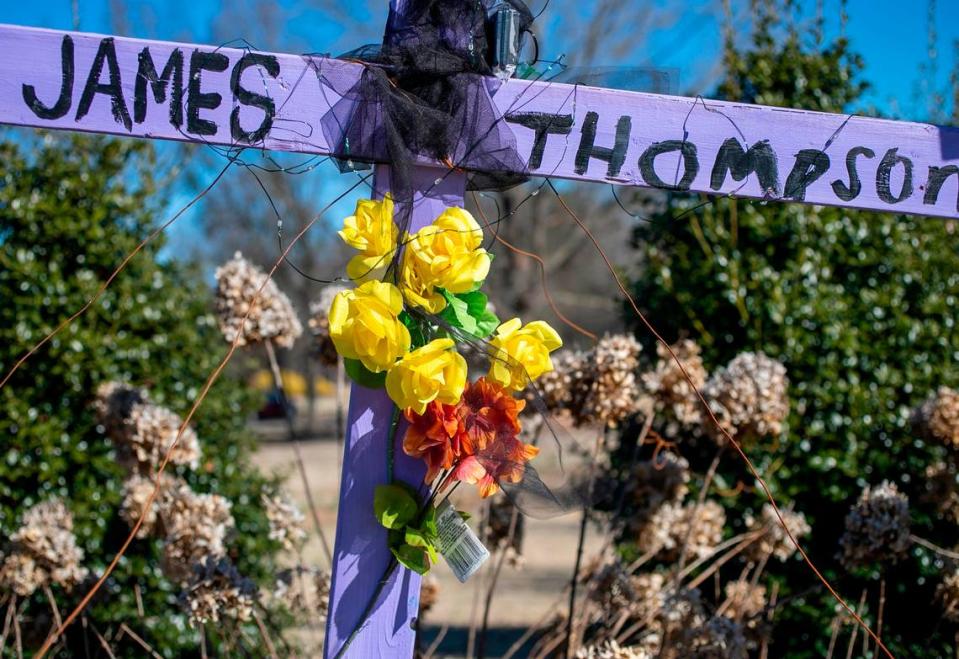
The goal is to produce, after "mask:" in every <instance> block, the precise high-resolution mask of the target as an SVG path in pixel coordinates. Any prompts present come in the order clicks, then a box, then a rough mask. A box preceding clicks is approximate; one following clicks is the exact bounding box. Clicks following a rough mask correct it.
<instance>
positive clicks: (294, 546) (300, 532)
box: [262, 494, 308, 551]
mask: <svg viewBox="0 0 959 659" xmlns="http://www.w3.org/2000/svg"><path fill="white" fill-rule="evenodd" d="M262 499H263V507H264V509H265V510H266V519H267V521H268V522H269V524H270V534H269V538H270V540H276V541H277V542H279V543H280V544H281V545H283V548H284V549H286V550H287V551H297V550H299V549H300V548H302V547H303V543H305V542H306V539H307V536H308V534H307V531H306V518H305V517H304V516H303V513H302V512H300V509H299V508H298V507H297V506H296V504H295V503H293V502H292V501H291V500H290V499H289V498H286V497H280V496H267V495H266V494H264V495H263V497H262Z"/></svg>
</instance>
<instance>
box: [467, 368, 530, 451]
mask: <svg viewBox="0 0 959 659" xmlns="http://www.w3.org/2000/svg"><path fill="white" fill-rule="evenodd" d="M524 407H526V401H525V400H517V399H515V398H513V396H512V394H511V393H510V392H509V391H508V390H507V389H504V388H503V387H502V386H500V385H498V384H497V383H495V382H493V381H492V380H487V379H486V378H480V379H479V380H477V381H476V382H474V383H472V384H468V385H466V389H465V390H464V391H463V397H462V398H461V399H460V403H459V414H460V418H461V419H462V420H463V428H464V432H465V434H466V437H464V439H463V446H464V449H465V452H466V454H467V455H473V454H474V453H476V452H477V451H481V450H483V449H484V448H486V446H487V445H488V444H489V443H490V442H491V441H493V440H494V439H495V438H496V435H497V433H500V432H503V433H506V434H512V435H514V436H515V435H517V434H518V433H519V431H520V424H519V413H520V412H522V411H523V408H524Z"/></svg>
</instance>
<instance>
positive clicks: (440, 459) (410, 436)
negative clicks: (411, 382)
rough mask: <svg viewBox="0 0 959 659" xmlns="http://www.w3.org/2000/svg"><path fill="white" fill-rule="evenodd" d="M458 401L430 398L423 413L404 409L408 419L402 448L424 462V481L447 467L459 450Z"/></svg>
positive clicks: (460, 449)
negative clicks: (449, 402) (408, 423)
mask: <svg viewBox="0 0 959 659" xmlns="http://www.w3.org/2000/svg"><path fill="white" fill-rule="evenodd" d="M457 410H458V406H457V405H445V404H443V403H441V402H439V401H435V400H434V401H433V402H431V403H429V404H427V406H426V410H424V412H423V414H417V413H416V412H414V411H413V410H412V409H408V410H406V420H407V421H409V422H410V425H409V428H407V430H406V436H405V437H404V438H403V452H404V453H406V455H409V456H411V457H414V458H422V459H423V460H424V461H425V462H426V467H427V471H426V478H425V479H424V482H425V483H431V482H433V479H434V478H436V476H437V474H439V472H440V471H441V470H443V469H450V468H452V466H453V463H454V461H455V460H456V459H458V458H459V457H460V455H461V453H462V445H461V439H462V437H463V436H464V433H463V424H462V420H461V419H460V416H459V414H458V413H457Z"/></svg>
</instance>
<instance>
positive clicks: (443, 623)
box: [253, 406, 603, 656]
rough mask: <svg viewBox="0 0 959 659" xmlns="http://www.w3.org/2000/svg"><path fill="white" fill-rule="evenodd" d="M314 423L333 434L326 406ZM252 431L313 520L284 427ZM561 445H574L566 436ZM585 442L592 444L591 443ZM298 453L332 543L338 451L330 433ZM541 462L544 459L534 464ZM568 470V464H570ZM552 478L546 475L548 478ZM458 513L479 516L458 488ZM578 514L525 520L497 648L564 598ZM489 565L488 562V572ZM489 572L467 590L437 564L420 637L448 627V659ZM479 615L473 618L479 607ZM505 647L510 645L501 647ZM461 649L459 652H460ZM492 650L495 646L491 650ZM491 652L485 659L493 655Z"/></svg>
mask: <svg viewBox="0 0 959 659" xmlns="http://www.w3.org/2000/svg"><path fill="white" fill-rule="evenodd" d="M324 407H325V409H321V410H320V413H319V415H318V417H317V418H316V419H315V420H314V424H313V425H314V427H317V428H330V427H332V426H333V425H334V424H333V418H334V417H333V414H332V410H331V409H329V407H326V406H324ZM253 425H254V429H255V430H256V431H257V433H258V434H259V435H260V436H261V437H262V441H261V443H260V448H259V451H258V452H257V455H256V458H255V460H256V464H257V466H258V467H259V468H260V469H262V470H263V471H264V472H266V473H280V474H282V475H284V476H285V477H286V483H287V491H288V492H289V494H290V495H291V496H292V497H293V498H294V500H296V501H297V503H299V504H300V506H301V509H302V510H303V512H304V514H307V515H308V509H307V504H306V495H305V491H304V487H303V483H302V481H301V479H300V477H299V475H298V473H297V471H296V462H295V453H294V447H293V445H292V444H291V443H289V442H287V441H285V440H284V439H283V437H284V436H285V430H284V426H283V425H282V424H281V423H280V422H274V421H267V422H255V423H254V424H253ZM564 441H577V440H573V439H572V438H566V439H565V440H564ZM584 441H589V440H588V439H586V440H584ZM299 444H300V449H301V451H302V454H303V459H304V462H305V464H306V467H307V472H308V479H309V485H310V489H311V491H312V493H313V499H314V501H315V503H316V506H317V508H318V510H319V515H320V520H321V522H322V525H323V530H324V532H325V533H326V536H327V538H329V540H330V542H331V543H332V542H333V538H334V537H335V529H336V509H337V502H338V492H339V479H340V463H341V459H340V451H341V448H340V445H339V443H338V442H337V441H336V439H335V438H334V436H332V435H327V436H324V435H316V436H307V437H304V438H303V439H301V440H300V442H299ZM540 457H541V458H542V460H541V461H540V464H541V465H544V468H546V469H549V467H546V465H548V464H549V465H552V464H558V463H557V462H556V460H555V459H554V456H552V455H551V454H550V451H549V450H548V449H546V448H544V451H543V455H541V456H540ZM537 460H540V458H537ZM564 464H567V465H568V464H569V461H567V462H566V463H564ZM548 476H549V474H546V473H544V478H548ZM454 499H455V502H456V505H457V508H460V509H465V510H467V511H469V512H472V513H477V512H478V511H479V506H480V501H479V499H478V497H476V496H475V494H473V493H472V492H471V491H466V490H464V488H460V490H458V491H457V493H456V494H455V495H454ZM579 519H580V518H579V515H578V514H575V513H573V514H567V515H562V516H559V517H554V518H552V519H545V520H538V519H529V518H528V519H527V520H526V534H525V541H524V545H523V561H522V564H521V565H520V566H519V567H512V566H510V565H508V564H504V567H503V569H502V573H501V575H500V578H499V582H498V586H497V589H496V591H495V595H494V599H493V603H492V607H491V610H490V628H491V630H494V631H493V632H492V633H491V637H492V640H493V641H494V642H493V643H492V645H493V646H503V647H508V645H509V643H510V642H511V640H512V639H514V638H515V637H517V636H518V635H519V634H521V633H522V630H524V629H526V628H528V627H529V626H531V625H534V624H536V623H537V622H539V621H540V620H541V619H542V618H543V617H544V616H546V615H548V614H549V612H550V609H551V608H552V607H553V606H554V605H555V604H556V603H557V602H559V601H560V600H562V601H563V602H564V604H563V606H565V596H564V595H563V592H564V589H565V587H566V584H567V583H568V582H569V578H570V574H571V572H572V567H573V564H574V561H575V554H576V541H577V537H578V534H579ZM602 544H603V539H602V538H600V537H598V535H597V534H596V532H595V531H593V530H592V529H591V530H590V532H589V534H588V535H587V543H586V553H585V557H586V559H587V560H588V558H589V557H590V556H593V555H595V554H596V552H598V551H599V550H600V549H601V547H602ZM305 559H306V560H307V561H308V562H311V563H314V564H317V565H325V558H324V555H323V552H322V549H321V547H320V543H319V541H318V540H317V539H316V538H315V536H312V537H311V540H310V542H309V544H308V545H307V547H306V550H305ZM491 564H492V561H488V562H487V566H486V568H489V567H490V565H491ZM488 573H489V571H488V570H487V571H486V572H481V573H480V574H479V575H478V578H477V576H474V577H473V578H472V579H471V580H470V581H469V582H467V583H466V584H460V583H459V582H458V581H457V580H456V578H455V577H454V576H453V575H452V573H451V572H450V570H449V568H448V567H447V566H446V565H445V564H444V563H442V561H441V563H440V565H438V566H436V567H435V568H434V569H433V570H432V574H433V575H434V576H435V578H436V579H437V581H438V585H439V599H438V601H437V604H436V606H435V607H434V608H433V610H432V611H430V612H429V614H428V615H427V616H426V620H425V621H424V632H423V639H424V640H429V639H432V638H434V637H435V636H436V634H437V633H438V632H439V631H441V630H443V629H444V628H446V629H447V630H448V631H447V632H446V638H445V640H444V642H443V644H442V647H441V651H442V654H443V656H462V654H463V652H464V651H465V642H466V636H467V634H468V630H469V627H470V622H471V620H472V619H473V617H474V615H476V616H477V617H478V616H479V615H481V612H482V603H481V600H482V597H479V598H478V597H477V595H478V588H483V591H482V592H484V593H485V587H484V582H486V580H487V579H488ZM477 601H480V605H479V612H478V613H477V614H474V613H473V612H474V610H475V608H476V604H475V603H476V602H477ZM504 644H505V646H504ZM458 648H460V649H459V650H458ZM490 649H491V650H492V649H493V648H490ZM496 654H497V653H496V652H495V651H492V652H488V653H487V656H496Z"/></svg>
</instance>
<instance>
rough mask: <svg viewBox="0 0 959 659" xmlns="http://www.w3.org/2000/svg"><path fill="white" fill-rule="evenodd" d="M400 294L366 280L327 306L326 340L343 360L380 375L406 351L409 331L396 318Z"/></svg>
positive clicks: (401, 297) (401, 296)
mask: <svg viewBox="0 0 959 659" xmlns="http://www.w3.org/2000/svg"><path fill="white" fill-rule="evenodd" d="M402 310H403V295H402V294H401V293H400V291H399V289H398V288H396V286H394V285H393V284H388V283H385V282H381V281H369V282H366V283H365V284H361V285H360V286H359V287H357V288H355V289H353V290H349V291H343V292H342V293H339V294H337V296H336V297H335V298H333V304H332V305H330V314H329V322H330V338H331V339H333V345H335V346H336V351H337V352H338V353H340V354H341V355H343V357H345V358H347V359H359V360H360V361H361V362H362V363H363V366H365V367H366V368H368V369H369V370H371V371H373V372H374V373H380V372H382V371H385V370H386V369H388V368H389V367H390V366H392V365H393V364H394V363H395V362H396V360H397V359H399V358H400V357H402V356H403V355H405V354H406V353H407V352H408V351H409V349H410V332H409V330H407V329H406V326H405V325H404V324H403V323H402V322H400V320H399V318H398V316H399V313H400V311H402Z"/></svg>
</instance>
